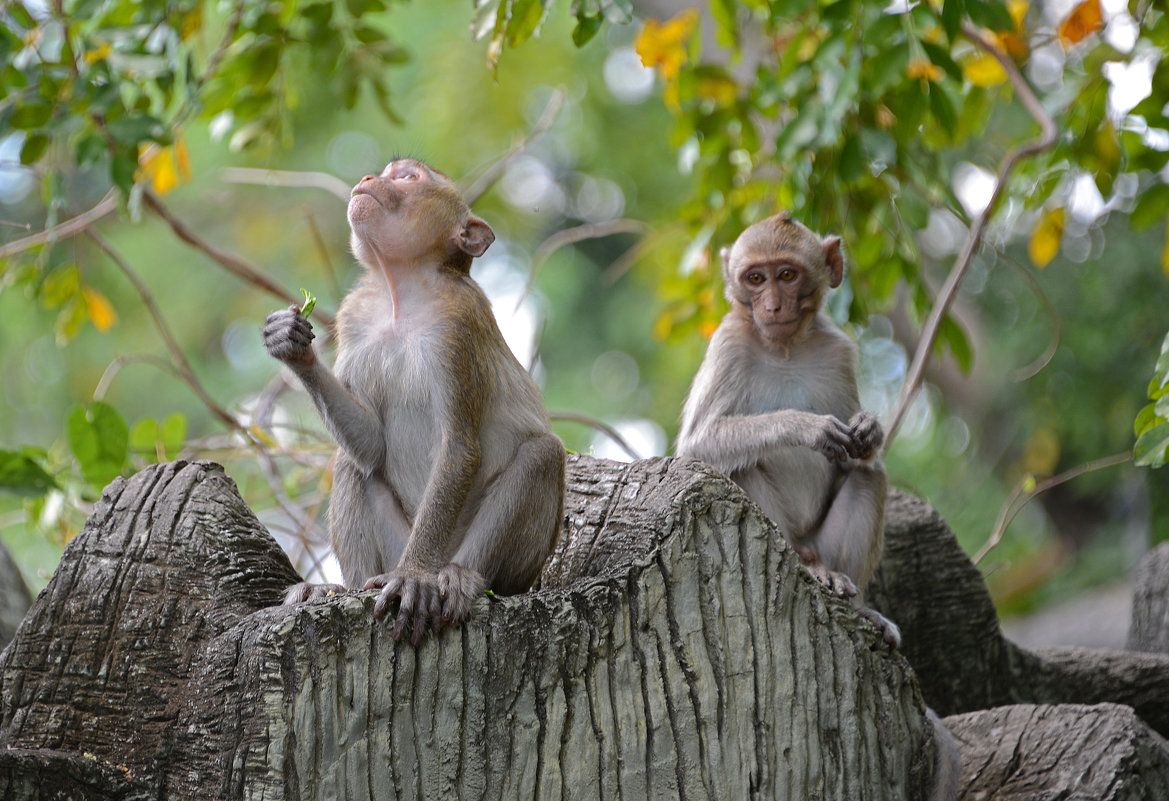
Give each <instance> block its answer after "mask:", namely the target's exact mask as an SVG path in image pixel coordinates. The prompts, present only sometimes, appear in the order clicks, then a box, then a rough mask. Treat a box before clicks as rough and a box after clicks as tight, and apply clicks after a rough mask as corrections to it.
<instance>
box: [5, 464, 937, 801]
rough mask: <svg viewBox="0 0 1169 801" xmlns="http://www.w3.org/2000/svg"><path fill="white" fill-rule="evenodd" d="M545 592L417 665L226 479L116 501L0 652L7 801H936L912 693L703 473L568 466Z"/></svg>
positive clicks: (770, 535)
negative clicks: (288, 547)
mask: <svg viewBox="0 0 1169 801" xmlns="http://www.w3.org/2000/svg"><path fill="white" fill-rule="evenodd" d="M569 484H570V486H569V492H568V498H567V502H566V509H565V512H566V514H565V520H566V527H565V532H564V535H563V538H562V541H561V543H560V544H559V546H558V548H557V550H556V552H555V554H554V555H553V557H552V558H551V559H550V560H549V564H548V566H547V569H546V571H545V573H544V576H543V578H542V587H541V589H539V590H538V591H534V592H531V593H527V594H525V595H521V596H515V597H510V598H501V597H500V598H488V597H484V598H483V599H482V600H480V601H479V602H477V603H476V605H475V608H474V610H473V612H472V615H471V618H470V619H469V621H467V623H466V624H464V625H463V626H462V627H461V628H459V629H455V630H447V631H444V632H443V633H441V634H440V635H439V636H436V637H429V638H428V639H426V640H425V641H424V642H423V643H422V645H421V646H420V647H419V648H417V649H415V648H413V647H411V646H410V645H408V644H405V643H395V642H394V641H393V640H392V639H391V638H390V636H389V635H388V630H389V629H388V627H387V626H385V625H384V624H383V623H379V622H376V621H374V620H373V619H372V617H371V614H370V613H371V609H372V605H373V597H374V593H352V594H345V595H341V596H337V597H333V598H329V599H325V600H322V601H318V602H314V603H309V604H303V605H300V606H297V607H283V606H279V605H278V603H279V599H280V593H281V591H282V590H283V589H284V587H285V586H286V585H288V584H290V583H292V582H294V581H296V580H298V577H297V576H296V574H295V573H294V572H293V570H292V568H291V566H290V565H289V563H288V560H287V558H286V557H285V556H284V554H283V553H282V552H280V550H279V548H278V547H277V545H276V543H275V542H274V541H273V540H272V539H271V537H270V536H269V535H268V534H267V532H266V531H264V529H263V528H262V526H261V525H260V524H259V522H258V521H257V520H256V518H255V517H254V515H253V514H252V513H251V511H250V510H249V509H248V508H247V506H246V505H245V504H244V503H243V501H242V500H241V499H240V498H239V496H238V494H237V493H236V491H235V487H234V485H233V484H232V482H231V481H230V479H228V478H227V477H226V476H225V475H224V473H223V472H222V469H221V468H219V467H218V466H217V465H214V464H210V463H181V462H180V463H174V464H170V465H162V466H157V467H153V468H150V469H148V470H145V471H143V472H141V473H139V474H137V475H136V476H134V477H132V478H131V479H129V480H119V481H116V482H115V483H114V484H112V485H110V487H108V488H107V490H106V492H105V493H104V495H103V498H102V500H101V502H100V503H99V504H98V506H97V507H96V509H95V511H94V514H93V516H92V517H91V519H90V521H89V522H88V523H87V525H86V527H85V530H84V531H83V532H82V533H81V534H80V535H79V536H78V537H76V538H75V539H74V540H73V542H72V543H70V545H69V547H68V548H67V550H66V553H65V555H64V557H63V558H62V561H61V564H60V566H59V567H58V569H57V571H56V574H55V575H54V577H53V580H52V581H51V582H50V584H49V587H48V588H47V589H46V591H45V592H44V593H42V594H41V596H40V597H39V598H38V599H37V600H36V602H35V603H34V604H33V607H32V609H31V610H30V611H29V614H28V615H27V617H26V618H25V620H24V621H23V623H22V624H21V626H20V629H19V631H18V633H17V635H16V638H15V639H14V640H13V642H12V644H11V646H10V647H9V648H8V650H7V651H5V652H4V654H3V656H2V657H0V796H2V797H4V798H6V799H13V801H23V800H24V799H41V798H45V799H47V798H56V797H59V796H58V793H62V794H66V795H67V796H68V797H70V798H80V799H90V798H93V799H97V798H103V799H106V798H113V799H137V798H152V799H156V798H167V799H169V798H175V799H193V798H229V799H236V798H241V799H242V798H249V799H251V798H264V799H285V798H287V799H301V798H347V799H366V798H370V799H372V798H379V799H381V798H403V799H405V798H468V799H480V798H483V799H513V798H514V799H525V800H527V799H533V798H574V799H593V798H596V799H638V800H639V801H641V800H642V799H682V798H686V799H695V798H709V799H724V798H813V797H815V798H826V799H828V798H837V799H860V798H863V799H874V801H881V800H882V799H898V801H901V800H902V799H916V798H922V797H924V794H925V790H926V787H927V785H928V782H929V779H930V775H931V772H932V756H933V742H932V731H931V729H930V727H929V725H928V723H927V722H926V719H925V717H924V707H923V704H922V699H921V695H920V693H919V691H918V688H917V684H916V682H915V680H914V676H913V671H912V669H911V668H910V666H909V664H908V663H907V662H906V660H905V659H904V658H903V657H902V656H901V655H900V654H899V653H896V652H892V651H890V649H889V648H887V647H886V646H885V645H884V644H883V643H882V641H881V639H880V637H879V635H878V634H877V633H876V631H875V629H873V628H872V626H871V625H870V624H868V623H867V622H866V621H863V620H861V619H860V618H859V617H858V616H857V615H856V614H855V612H854V611H853V610H852V608H851V606H850V605H849V604H847V603H845V602H843V601H840V600H838V599H835V598H833V597H831V596H830V595H829V594H828V593H827V592H825V591H824V590H823V588H822V587H821V586H820V585H819V584H817V583H816V582H815V581H814V580H813V579H812V578H811V577H810V576H809V575H808V574H807V573H806V571H804V570H802V569H801V568H800V567H799V564H798V559H796V558H795V556H794V555H793V553H792V552H791V550H790V549H789V548H788V547H787V546H786V544H785V542H784V540H783V538H782V537H781V536H780V535H779V534H778V532H776V530H775V527H774V526H773V525H772V524H771V523H770V522H769V521H767V520H766V519H765V518H764V517H763V516H762V514H761V513H760V512H759V510H758V509H757V508H756V507H755V506H754V505H753V504H751V503H750V502H749V501H747V499H746V498H745V496H743V494H742V493H741V492H740V491H739V490H738V488H737V487H735V486H734V485H733V484H731V483H730V482H728V481H727V480H726V479H725V478H723V477H722V476H721V475H719V474H718V473H716V472H714V471H713V470H711V469H709V468H706V467H704V466H702V465H700V464H699V463H697V462H692V461H688V460H673V459H654V460H647V461H644V462H637V463H634V464H630V465H620V464H615V463H610V462H604V461H601V460H595V459H590V458H588V457H583V456H574V457H571V458H570V464H569Z"/></svg>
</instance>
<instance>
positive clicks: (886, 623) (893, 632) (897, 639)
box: [856, 606, 901, 648]
mask: <svg viewBox="0 0 1169 801" xmlns="http://www.w3.org/2000/svg"><path fill="white" fill-rule="evenodd" d="M856 611H857V612H858V613H859V614H860V616H861V617H863V618H864V619H865V620H868V621H869V622H870V623H872V624H873V625H874V626H876V627H877V630H878V631H879V632H881V639H883V640H884V641H885V642H887V643H889V644H890V645H892V646H893V647H894V648H900V647H901V627H900V626H898V625H897V624H896V623H894V622H893V621H892V620H890V619H889V618H887V617H885V616H884V615H882V614H881V613H880V612H878V611H877V610H876V609H870V608H869V607H867V606H862V607H861V608H860V609H858V610H856Z"/></svg>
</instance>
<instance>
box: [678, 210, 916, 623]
mask: <svg viewBox="0 0 1169 801" xmlns="http://www.w3.org/2000/svg"><path fill="white" fill-rule="evenodd" d="M720 255H721V258H722V264H723V278H724V283H725V294H726V298H727V301H728V302H729V303H730V309H729V311H727V313H726V314H725V315H724V317H723V319H722V321H721V322H720V323H719V326H718V328H717V329H716V330H715V332H714V334H713V336H712V337H711V340H710V345H709V346H708V348H707V352H706V356H705V357H704V359H703V361H702V364H701V366H700V367H699V369H698V372H697V374H696V375H695V377H694V381H693V384H692V385H691V388H690V392H689V394H688V395H687V397H686V401H685V403H684V405H683V409H682V419H681V426H680V429H679V434H678V441H677V447H676V452H677V454H678V455H679V456H692V457H695V458H697V459H699V460H701V461H703V462H706V463H707V464H710V465H711V466H713V467H715V468H717V469H718V470H720V471H722V472H723V473H725V474H726V475H727V476H728V477H729V478H731V479H732V480H733V481H734V482H735V483H737V484H738V485H739V486H741V487H742V488H743V490H744V491H745V492H746V493H747V495H748V497H750V498H751V500H752V501H754V502H755V503H756V504H757V505H758V506H759V507H760V508H761V509H762V510H763V512H764V513H765V514H766V515H767V516H768V517H769V518H770V519H771V520H773V521H774V522H775V523H776V524H777V525H778V527H779V529H780V530H781V531H782V532H783V534H784V535H785V536H786V537H787V539H788V540H789V542H790V543H791V544H792V546H793V548H794V550H795V551H796V553H797V554H798V555H799V557H800V560H801V562H802V563H803V565H804V566H805V567H806V568H807V569H808V570H809V571H810V572H811V574H812V575H813V576H815V577H816V578H817V579H818V580H819V581H820V582H821V583H822V584H824V586H826V587H827V588H828V589H829V590H830V591H831V592H833V593H834V594H835V595H837V596H840V597H849V598H851V597H855V596H857V595H858V594H859V592H860V591H861V590H862V589H863V588H864V586H865V585H866V584H867V582H868V580H869V577H870V576H871V575H872V574H873V571H874V570H875V569H876V566H877V561H878V559H879V558H880V556H881V548H882V545H883V540H884V515H885V491H886V485H887V480H886V476H885V468H884V465H883V464H882V461H881V458H880V455H879V448H880V447H881V444H882V442H883V441H884V431H883V430H882V428H881V425H880V423H879V422H878V421H877V419H876V418H875V417H874V416H873V415H872V414H870V413H868V412H865V411H863V410H861V406H860V396H859V392H858V390H857V382H856V360H857V352H856V345H855V344H854V343H853V342H852V340H851V339H849V338H848V336H847V335H846V334H845V333H844V332H843V331H841V330H840V328H839V327H837V326H836V325H835V324H834V323H833V322H832V321H831V320H830V319H829V317H828V315H827V314H825V313H824V311H823V310H822V309H821V306H822V304H823V301H824V296H825V294H826V293H827V291H828V289H830V288H835V287H837V286H839V285H840V283H841V280H842V279H843V274H844V258H843V255H842V253H841V242H840V238H839V237H836V236H830V237H824V238H822V237H820V236H819V235H817V234H815V233H813V232H812V231H811V230H809V229H808V228H807V227H806V226H804V225H803V224H801V223H799V222H796V221H795V220H793V219H792V218H791V216H790V215H789V214H787V213H782V212H781V213H780V214H776V215H774V216H772V217H769V218H767V219H765V220H762V221H760V222H758V223H755V224H754V225H752V226H750V227H748V228H747V229H746V230H745V231H743V233H742V234H741V235H740V236H739V237H738V239H736V240H735V242H734V244H733V245H732V246H731V247H730V248H729V249H728V248H723V249H722V251H721V254H720ZM859 611H860V613H861V614H862V615H864V616H865V617H866V618H868V619H869V620H871V621H872V622H873V623H874V624H875V625H876V626H877V628H878V629H879V630H880V631H881V634H882V636H883V637H884V639H885V640H886V641H887V642H890V643H892V644H894V645H896V644H899V643H900V640H901V633H900V630H899V629H898V627H897V625H896V624H895V623H893V622H892V621H891V620H888V619H887V618H885V617H884V616H883V615H881V614H880V613H878V612H877V611H876V610H872V609H868V608H865V607H862V608H861V609H860V610H859Z"/></svg>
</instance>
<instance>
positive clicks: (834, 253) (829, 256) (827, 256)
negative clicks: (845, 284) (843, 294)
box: [824, 236, 844, 289]
mask: <svg viewBox="0 0 1169 801" xmlns="http://www.w3.org/2000/svg"><path fill="white" fill-rule="evenodd" d="M824 263H825V264H826V265H828V285H829V286H831V287H832V288H834V289H835V288H836V287H838V286H840V282H841V281H842V280H843V279H844V254H843V253H841V252H840V237H838V236H830V237H828V238H827V239H825V240H824Z"/></svg>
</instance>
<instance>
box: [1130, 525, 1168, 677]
mask: <svg viewBox="0 0 1169 801" xmlns="http://www.w3.org/2000/svg"><path fill="white" fill-rule="evenodd" d="M1128 647H1129V648H1130V649H1131V650H1133V651H1155V652H1157V653H1161V654H1169V542H1163V543H1161V545H1159V546H1158V547H1157V548H1155V549H1153V550H1152V551H1150V552H1149V553H1148V554H1146V555H1145V558H1144V559H1142V560H1141V566H1140V568H1139V569H1138V570H1137V581H1136V587H1135V588H1134V590H1133V599H1132V627H1131V628H1130V629H1129V630H1128Z"/></svg>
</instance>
